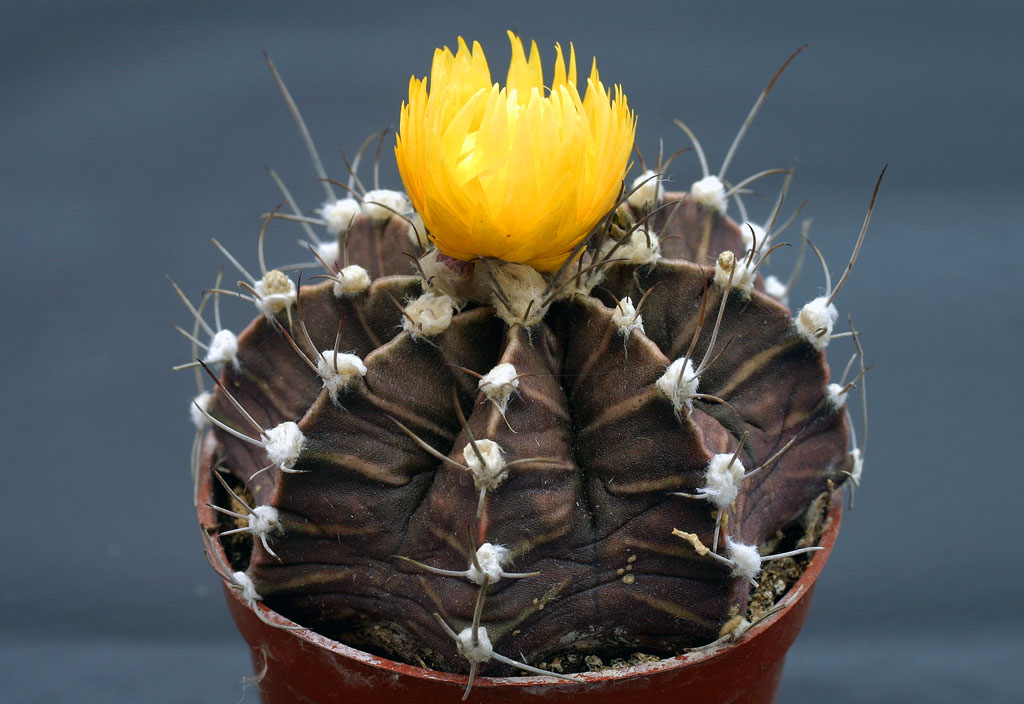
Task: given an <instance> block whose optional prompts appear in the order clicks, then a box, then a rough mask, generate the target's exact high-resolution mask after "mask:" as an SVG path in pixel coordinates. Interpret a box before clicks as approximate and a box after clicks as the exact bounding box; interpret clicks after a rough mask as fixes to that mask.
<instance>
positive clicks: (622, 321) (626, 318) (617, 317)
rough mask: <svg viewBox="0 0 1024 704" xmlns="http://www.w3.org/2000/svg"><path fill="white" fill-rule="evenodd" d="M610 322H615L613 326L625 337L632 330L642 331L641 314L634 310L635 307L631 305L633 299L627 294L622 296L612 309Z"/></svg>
mask: <svg viewBox="0 0 1024 704" xmlns="http://www.w3.org/2000/svg"><path fill="white" fill-rule="evenodd" d="M612 322H613V323H615V327H617V328H618V329H619V332H620V333H622V336H623V337H626V338H628V337H629V333H631V332H633V331H634V330H639V331H640V332H643V331H644V319H643V316H642V315H640V314H639V313H637V312H636V308H635V307H634V306H633V299H631V298H630V297H629V296H625V297H623V299H622V300H621V301H619V304H618V305H617V306H615V308H614V309H613V310H612Z"/></svg>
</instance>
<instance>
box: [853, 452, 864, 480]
mask: <svg viewBox="0 0 1024 704" xmlns="http://www.w3.org/2000/svg"><path fill="white" fill-rule="evenodd" d="M850 457H852V458H853V471H852V472H850V479H852V480H853V485H854V486H859V485H860V477H861V475H862V474H863V473H864V453H862V452H861V451H860V448H859V447H856V448H854V449H853V450H850Z"/></svg>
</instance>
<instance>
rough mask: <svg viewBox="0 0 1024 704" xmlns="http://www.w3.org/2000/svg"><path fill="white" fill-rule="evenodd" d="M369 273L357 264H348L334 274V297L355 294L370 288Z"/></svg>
mask: <svg viewBox="0 0 1024 704" xmlns="http://www.w3.org/2000/svg"><path fill="white" fill-rule="evenodd" d="M370 283H371V281H370V274H369V272H367V271H366V269H364V268H363V267H361V266H359V265H358V264H349V265H348V266H346V267H345V268H344V269H342V270H341V271H339V272H338V273H337V274H335V276H334V295H335V297H336V298H344V297H345V296H356V295H358V294H360V293H362V292H363V291H365V290H366V289H368V288H370Z"/></svg>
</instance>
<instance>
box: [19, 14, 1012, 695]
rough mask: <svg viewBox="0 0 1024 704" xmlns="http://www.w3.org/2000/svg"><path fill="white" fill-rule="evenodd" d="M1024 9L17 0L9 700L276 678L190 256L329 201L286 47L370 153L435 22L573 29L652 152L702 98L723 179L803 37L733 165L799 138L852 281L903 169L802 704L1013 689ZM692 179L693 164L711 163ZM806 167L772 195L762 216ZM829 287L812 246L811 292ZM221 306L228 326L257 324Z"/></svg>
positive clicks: (799, 679) (799, 297)
mask: <svg viewBox="0 0 1024 704" xmlns="http://www.w3.org/2000/svg"><path fill="white" fill-rule="evenodd" d="M1022 26H1024V5H1022V4H1021V3H1019V2H995V1H976V2H973V3H971V4H970V5H969V6H968V4H967V3H957V2H930V3H892V2H875V1H871V2H859V3H832V2H812V1H803V2H786V3H760V2H716V3H711V2H696V1H692V2H672V3H668V2H643V1H633V2H620V3H611V2H592V3H581V4H579V5H576V6H570V4H569V3H557V2H550V1H549V2H530V1H527V0H520V1H518V2H509V3H482V2H480V3H461V2H452V3H445V4H440V3H437V4H431V3H419V2H387V1H376V2H373V3H365V4H358V5H357V4H354V3H349V2H335V3H309V2H289V3H273V2H255V1H254V2H246V3H218V2H174V3H169V2H144V1H141V0H133V1H132V2H127V1H124V2H115V1H113V0H91V1H90V2H88V3H82V2H56V1H54V2H31V3H30V2H0V154H2V158H0V203H2V204H3V208H2V215H3V216H2V218H0V229H2V235H0V267H2V276H0V300H2V301H3V302H4V303H5V304H6V305H7V306H8V313H7V319H6V322H5V325H4V333H3V335H2V336H0V339H2V345H0V355H2V359H0V362H2V368H3V369H4V370H5V373H4V375H3V379H4V382H3V383H4V394H3V398H4V405H3V411H2V414H3V418H2V420H3V422H2V424H0V433H2V438H3V456H4V458H5V465H6V466H5V469H4V471H3V499H2V504H0V505H2V507H3V509H2V511H0V535H2V536H3V546H4V551H5V553H6V554H7V558H6V559H5V560H4V561H3V564H2V566H0V700H2V701H5V702H47V703H49V702H58V701H74V702H105V703H107V704H112V703H115V702H140V701H145V702H255V701H257V695H256V693H255V691H254V690H253V689H252V688H249V689H246V688H245V686H244V685H243V683H242V677H243V676H245V675H248V674H251V664H250V662H249V660H248V653H247V650H246V648H245V646H244V644H243V642H242V640H241V638H240V637H239V636H238V635H237V634H236V632H235V629H234V626H233V625H232V623H231V621H230V619H229V616H228V613H227V610H226V608H225V606H224V602H223V597H222V595H221V592H220V584H219V580H218V578H217V577H216V575H214V573H213V572H212V571H211V570H210V569H209V568H208V567H207V565H206V563H205V561H204V559H203V555H202V550H201V542H200V538H199V531H198V530H197V529H196V518H195V513H194V511H193V508H192V502H191V496H190V494H191V488H190V482H189V478H188V453H189V447H190V444H191V442H192V432H193V431H192V429H191V426H190V424H189V422H188V418H187V407H188V406H187V404H188V403H189V400H190V399H191V397H192V396H193V395H194V393H195V387H194V382H193V380H192V375H191V373H190V372H176V373H175V372H171V371H170V368H171V366H172V365H174V364H177V363H181V362H184V361H188V358H189V357H188V355H189V352H188V345H187V343H185V342H184V340H182V339H181V338H180V337H179V336H178V335H177V334H176V333H174V332H173V330H172V329H171V327H170V324H171V323H178V324H181V325H187V324H189V317H188V314H187V312H186V311H185V309H184V307H183V306H182V305H181V303H180V301H178V300H177V299H176V297H175V296H174V294H173V292H172V290H171V288H170V286H169V285H168V284H167V281H166V280H165V278H164V276H165V275H170V276H172V277H173V278H174V279H175V280H176V281H177V282H178V283H180V284H181V286H182V287H183V288H184V290H185V291H186V292H188V293H189V295H191V296H192V297H193V298H197V297H198V295H199V292H200V291H201V290H202V289H203V288H205V287H208V286H210V285H211V284H212V281H213V278H214V276H215V275H216V272H217V270H218V269H219V268H220V266H221V264H222V261H223V260H222V258H221V256H220V255H219V254H218V253H217V252H216V251H215V250H214V248H213V247H212V245H210V242H209V240H210V238H211V237H216V238H218V239H219V240H220V241H221V242H223V243H224V244H225V246H226V247H227V248H228V249H230V250H231V251H232V252H234V253H236V254H238V255H239V256H241V258H242V260H243V263H245V264H247V265H252V266H253V267H254V268H255V264H256V259H255V245H256V240H257V236H258V233H259V229H260V224H261V222H260V219H259V215H260V213H262V212H266V211H267V210H269V209H270V208H272V207H273V206H274V205H276V204H277V203H278V202H279V201H280V200H281V198H280V195H279V193H278V191H277V190H276V187H275V186H274V184H273V182H272V181H271V179H270V178H269V177H268V175H267V173H266V170H265V167H267V166H270V167H273V168H275V169H276V170H277V171H278V172H279V173H280V174H281V176H282V178H284V180H285V181H286V182H287V183H288V184H289V186H290V188H291V189H292V192H293V193H294V194H295V196H296V198H297V199H298V201H299V203H300V204H301V205H302V206H303V207H304V208H308V209H312V208H314V207H316V206H317V205H319V203H320V201H321V200H322V198H323V190H322V188H321V186H320V184H318V183H317V182H316V181H315V180H314V173H313V170H312V167H311V166H310V162H309V159H308V157H307V155H306V153H305V151H304V148H303V146H302V142H301V140H300V137H299V134H298V132H297V131H296V129H295V125H294V123H293V121H292V118H291V116H290V115H289V113H288V111H287V109H286V107H285V104H284V102H283V101H282V99H281V96H280V94H279V93H278V90H277V88H276V87H275V85H274V83H273V80H272V78H271V75H270V72H269V71H268V70H267V67H266V65H265V63H264V60H263V56H262V54H261V52H262V51H263V50H266V51H267V52H269V54H270V55H271V57H272V58H273V59H274V61H275V62H276V64H277V66H278V68H279V70H280V71H281V73H282V75H283V76H284V79H285V81H286V82H287V84H288V86H289V88H290V90H291V92H292V94H293V96H294V97H295V99H296V101H297V102H298V104H299V106H300V107H301V109H302V112H303V114H304V116H305V118H306V121H307V123H308V125H309V128H310V131H311V133H312V135H313V138H314V139H315V141H316V142H317V144H318V146H319V148H320V151H321V154H322V155H323V157H324V161H325V163H326V165H327V170H328V172H329V173H330V174H332V175H333V176H336V177H339V178H342V177H344V175H345V173H344V166H343V163H342V161H341V159H340V152H339V147H341V146H342V145H343V146H344V147H345V148H346V151H348V152H349V153H352V152H354V151H355V150H356V149H357V148H358V146H359V144H360V143H361V142H362V141H363V139H364V138H365V137H366V136H368V135H369V134H371V133H372V132H374V131H378V130H380V129H382V128H384V127H386V126H389V125H390V126H397V120H398V110H399V105H400V104H401V102H402V99H403V98H404V97H405V96H406V92H407V88H408V80H409V76H410V74H413V73H415V74H417V75H419V76H422V75H424V74H426V73H427V72H428V71H429V66H430V59H431V56H432V52H433V50H434V48H435V47H437V46H441V45H444V44H448V45H454V43H455V41H456V38H457V37H458V36H459V35H463V36H465V37H466V38H467V39H470V40H472V39H477V40H479V41H481V43H482V44H483V45H484V47H485V49H486V50H487V56H488V59H489V62H490V65H491V68H492V73H493V74H494V76H495V77H496V78H497V77H503V71H504V67H505V66H506V65H507V64H506V62H507V58H508V55H509V51H508V42H507V39H506V38H505V30H506V29H508V28H511V29H513V30H516V31H518V32H519V33H521V35H522V36H523V37H524V38H526V39H535V40H536V41H537V43H538V45H539V46H540V49H541V52H542V56H543V57H544V63H545V66H546V67H547V68H548V70H549V67H550V61H551V60H552V58H553V56H554V51H553V45H554V43H555V42H556V41H558V42H561V43H562V44H563V45H567V44H568V43H569V42H573V43H574V44H575V48H576V53H577V56H578V57H579V59H580V63H581V66H586V65H587V64H588V63H589V58H590V57H591V56H597V57H598V64H599V67H600V70H601V76H602V78H603V79H604V81H605V83H606V84H608V83H612V82H615V83H621V84H622V85H623V87H624V89H625V91H626V93H627V95H628V96H629V101H630V104H631V106H632V107H633V108H634V109H635V110H636V112H637V114H638V116H639V126H638V145H639V147H640V149H641V150H642V152H643V154H644V155H645V156H646V157H648V159H652V157H653V155H655V154H656V153H657V151H658V148H659V140H661V139H663V140H664V145H665V150H666V152H667V153H671V152H673V151H675V150H676V149H678V148H680V147H685V146H689V143H688V141H687V139H686V138H685V135H683V134H682V132H680V131H679V130H678V129H677V128H676V127H675V126H674V125H673V124H672V118H674V117H678V118H680V119H682V120H683V121H685V122H686V123H687V124H688V125H689V126H690V127H691V128H693V130H694V131H695V132H696V133H697V135H698V136H699V137H700V139H701V141H702V143H703V145H704V148H705V150H706V151H707V153H708V157H709V160H710V162H711V165H712V168H713V169H716V168H717V166H718V164H720V163H721V160H722V158H723V156H724V154H725V152H726V150H727V149H728V147H729V144H730V142H731V141H732V139H733V136H734V134H735V133H736V130H737V129H738V127H739V125H740V123H741V122H742V120H743V118H744V117H745V115H746V114H747V111H748V110H749V108H750V106H751V105H752V104H753V102H754V100H755V99H756V97H757V95H758V93H759V92H760V91H761V90H762V89H763V88H764V86H765V84H766V83H767V82H768V80H769V79H770V78H771V76H772V74H773V73H774V72H775V70H776V69H777V68H778V66H779V65H780V64H781V63H782V62H783V60H785V58H786V57H787V56H788V55H789V54H790V53H791V52H792V51H793V50H794V49H796V48H797V47H799V46H801V45H803V44H805V43H809V44H810V46H809V48H808V49H807V50H806V51H804V52H803V53H802V54H801V55H800V56H799V57H798V58H797V59H796V60H794V62H793V63H792V64H791V65H790V66H789V68H788V69H787V71H786V72H785V74H784V75H783V76H782V78H781V79H780V80H779V82H778V83H777V84H776V86H775V88H774V90H773V91H772V93H771V95H770V96H769V98H768V100H767V102H766V104H765V107H764V109H763V111H762V112H761V114H760V116H759V117H758V119H757V121H756V122H755V123H754V126H753V127H752V128H751V130H750V132H749V134H748V136H747V139H746V141H745V142H744V144H743V145H742V146H741V148H740V150H739V153H738V156H737V158H736V160H735V161H734V162H733V165H732V166H731V167H730V171H729V175H730V176H731V177H734V178H736V177H739V176H740V175H741V174H747V173H753V172H755V171H759V170H761V169H765V168H772V167H786V166H789V165H790V164H791V163H792V162H793V160H797V175H796V179H795V181H794V184H793V189H792V191H791V195H790V197H789V199H788V201H787V206H788V207H787V209H786V212H787V213H788V212H789V210H790V208H791V207H792V206H793V205H795V204H796V203H797V202H799V201H801V200H807V201H809V203H808V205H807V208H806V209H805V211H804V215H806V216H811V217H813V218H814V225H813V227H812V229H811V235H812V238H813V239H814V241H815V243H816V244H818V245H819V246H820V247H821V249H822V250H823V252H824V254H825V256H826V257H827V259H828V261H829V263H830V265H831V268H832V271H833V273H834V274H835V275H838V274H839V273H841V271H842V268H843V267H844V266H845V264H846V261H847V259H848V256H849V253H850V251H851V249H852V247H853V244H854V241H855V239H856V236H857V233H858V231H859V229H860V226H861V222H862V220H863V217H864V213H865V210H866V208H867V204H868V201H869V199H870V196H871V190H872V187H873V186H874V183H875V179H876V178H877V176H878V173H879V172H880V171H881V169H882V167H883V165H885V164H889V169H888V173H887V174H886V177H885V181H884V183H883V184H882V188H881V192H880V194H879V197H878V202H877V207H876V209H875V213H874V218H873V220H872V225H871V229H870V231H869V233H868V237H867V241H866V243H865V245H864V249H863V251H862V253H861V257H860V260H859V262H858V264H857V267H856V269H855V271H854V273H853V276H852V278H851V279H850V281H849V282H848V284H847V286H846V287H845V288H844V290H843V292H842V294H841V295H840V296H839V298H838V305H839V308H840V312H841V315H842V318H843V319H845V315H846V314H847V313H850V314H852V315H853V319H854V322H855V324H856V325H857V327H858V329H859V330H861V331H862V332H863V334H864V338H863V339H864V343H865V345H866V348H867V362H868V363H869V364H873V365H874V367H873V368H872V370H871V372H870V373H869V376H868V386H869V387H870V406H871V417H870V421H871V426H870V427H871V432H870V440H869V444H868V448H867V463H866V468H865V474H864V480H863V484H862V487H861V489H860V491H859V492H858V494H857V503H856V509H855V510H854V511H853V512H852V513H849V514H847V516H846V517H845V519H844V522H843V530H842V535H841V536H840V539H839V543H838V546H837V548H836V551H835V553H834V554H833V556H832V558H831V561H830V562H829V565H828V568H827V569H826V570H825V572H824V575H823V578H822V580H821V581H820V582H819V585H818V589H817V593H816V596H815V605H814V608H813V611H812V614H811V617H810V620H809V622H808V624H807V626H806V628H805V630H804V633H803V635H802V636H801V638H800V639H799V640H798V641H797V643H796V645H795V646H794V648H793V650H792V651H791V653H790V657H789V662H788V665H787V670H786V677H785V681H784V683H783V688H782V695H781V699H780V701H782V702H824V701H829V702H833V703H841V702H910V701H914V702H918V701H920V702H962V701H965V700H970V701H974V702H1004V701H1019V700H1017V699H1015V697H1016V696H1018V695H1019V679H1018V678H1019V674H1018V670H1019V666H1020V663H1021V662H1022V661H1024V660H1022V658H1024V639H1022V635H1021V631H1022V626H1024V616H1022V611H1021V609H1020V606H1019V600H1020V596H1021V572H1020V564H1021V560H1022V559H1024V551H1022V550H1021V548H1020V545H1019V536H1017V537H1015V536H1016V533H1017V530H1018V529H1017V527H1016V523H1015V517H1016V514H1017V513H1018V512H1019V510H1020V508H1021V496H1022V495H1024V493H1022V490H1024V480H1022V476H1024V473H1022V472H1021V471H1020V470H1019V468H1018V467H1017V466H1016V464H1015V461H1014V460H1012V457H1011V456H1010V455H1012V446H1013V445H1012V443H1011V440H1012V438H1013V436H1014V435H1015V434H1016V433H1017V432H1019V426H1020V423H1021V420H1024V413H1022V403H1021V390H1022V374H1021V370H1022V367H1021V364H1020V361H1019V359H1020V350H1019V348H1020V343H1021V339H1022V335H1021V326H1022V314H1021V310H1022V308H1021V307H1020V306H1019V305H1016V303H1017V301H1018V300H1019V289H1018V285H1019V284H1018V282H1019V271H1020V265H1021V262H1022V261H1024V246H1022V244H1021V243H1022V237H1021V234H1020V232H1019V230H1020V229H1021V226H1020V224H1019V220H1020V213H1019V206H1020V203H1021V195H1020V194H1021V193H1022V191H1024V177H1022V173H1024V172H1022V169H1021V162H1022V157H1024V149H1022V140H1021V137H1020V127H1019V125H1020V119H1021V117H1020V116H1021V114H1022V113H1024V78H1022V77H1021V75H1022V69H1024V50H1022V49H1021V43H1020V31H1021V27H1022ZM390 145H391V142H390V140H389V142H388V147H387V148H385V149H384V156H383V158H382V164H381V181H382V184H383V185H384V186H385V187H394V188H400V187H401V185H400V182H399V180H398V177H397V171H396V169H395V167H394V160H393V157H392V156H391V149H390ZM634 173H635V172H634ZM671 175H672V179H673V180H672V183H671V184H669V187H670V188H679V189H685V188H687V187H688V185H689V183H690V182H692V181H693V180H695V179H696V178H699V176H700V173H699V166H698V164H697V160H696V158H695V157H694V155H693V154H692V153H687V154H685V155H683V156H681V157H680V158H679V159H677V160H676V162H675V164H674V165H673V168H672V172H671ZM776 178H777V177H776ZM778 183H779V182H778V181H777V180H776V181H770V180H769V181H765V182H762V183H761V184H760V185H759V186H758V190H760V191H761V192H762V193H763V194H764V197H763V198H748V199H747V205H748V208H749V209H750V210H751V212H752V214H753V215H755V216H756V217H755V219H765V218H767V216H768V214H769V213H768V211H769V209H770V204H771V201H772V199H773V197H774V195H775V193H776V192H777V188H778ZM731 212H732V214H735V210H733V211H731ZM299 237H301V230H299V229H298V228H297V227H291V226H290V225H289V224H287V223H276V224H275V225H274V226H273V227H272V228H271V231H270V235H269V236H268V258H269V259H270V260H271V261H272V262H277V263H284V262H295V261H301V260H303V259H308V253H307V254H305V255H304V252H303V250H302V249H299V248H298V247H297V246H296V245H295V240H296V239H298V238H299ZM797 237H798V235H797V232H796V230H795V229H794V230H793V231H791V234H789V235H788V237H787V239H790V240H791V241H792V240H794V239H795V238H797ZM793 257H794V253H793V251H784V252H781V253H780V254H778V255H776V256H775V257H773V262H772V264H773V269H772V270H771V271H773V272H774V273H776V274H778V275H780V276H783V277H784V276H786V275H788V273H789V270H790V266H791V264H792V260H793ZM232 275H233V274H232ZM229 279H230V277H229ZM231 281H233V279H232V280H231ZM822 286H823V277H822V274H821V271H820V268H819V267H818V266H817V265H816V264H815V263H814V262H813V261H812V260H809V261H808V262H807V266H806V267H805V270H804V274H803V276H802V278H801V281H800V284H799V285H798V286H797V289H796V291H795V293H794V295H793V300H794V302H795V304H796V305H800V304H802V303H803V302H804V301H806V300H809V299H810V298H812V297H814V296H815V295H818V293H819V291H820V290H821V288H822ZM225 306H226V308H225V309H226V311H227V313H226V317H227V318H228V323H227V324H228V325H229V326H232V327H235V328H236V329H237V328H239V327H241V326H242V324H243V323H244V321H246V320H248V319H249V318H251V317H252V310H251V308H250V307H247V306H243V305H231V302H230V301H225ZM846 342H847V343H848V342H849V341H846ZM849 349H850V346H849V344H842V345H841V344H840V341H836V343H835V344H834V345H833V348H832V349H830V354H831V360H832V363H833V366H834V367H837V368H839V369H841V368H842V365H843V364H845V361H846V358H847V355H848V354H849ZM1015 427H1016V428H1018V430H1017V431H1014V428H1015Z"/></svg>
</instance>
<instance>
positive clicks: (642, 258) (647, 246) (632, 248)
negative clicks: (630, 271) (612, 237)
mask: <svg viewBox="0 0 1024 704" xmlns="http://www.w3.org/2000/svg"><path fill="white" fill-rule="evenodd" d="M609 244H610V245H611V246H614V243H609ZM611 256H612V259H617V260H621V259H625V260H626V261H628V262H629V263H631V264H639V265H643V264H653V263H654V262H656V261H658V260H659V259H661V242H659V240H658V236H657V235H656V234H654V233H653V232H651V231H650V230H648V229H647V228H646V227H643V226H641V227H638V228H637V229H636V230H634V231H633V232H632V233H631V234H630V236H629V240H628V241H627V242H623V243H622V244H621V245H619V247H618V249H616V250H615V251H614V252H612V255H611Z"/></svg>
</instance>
